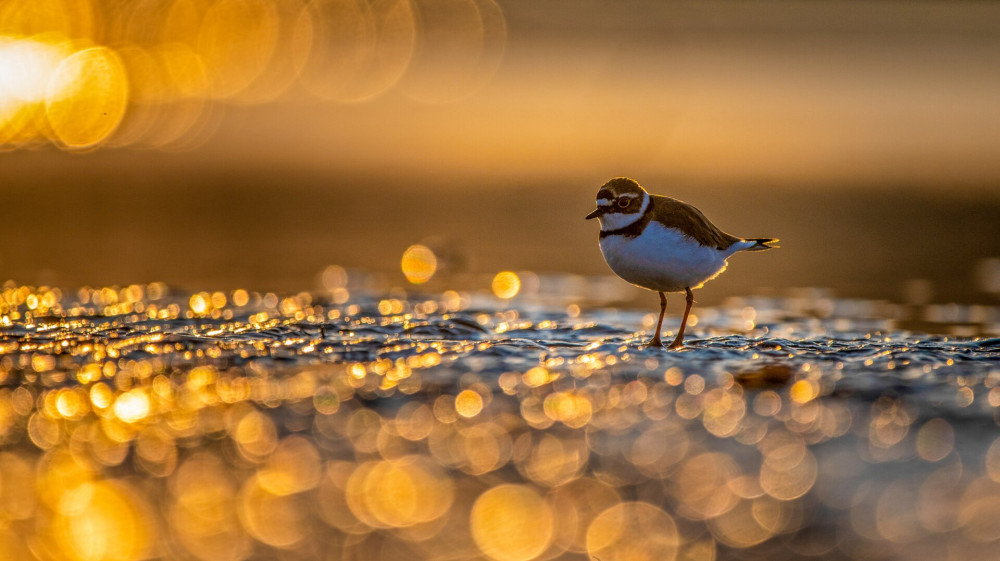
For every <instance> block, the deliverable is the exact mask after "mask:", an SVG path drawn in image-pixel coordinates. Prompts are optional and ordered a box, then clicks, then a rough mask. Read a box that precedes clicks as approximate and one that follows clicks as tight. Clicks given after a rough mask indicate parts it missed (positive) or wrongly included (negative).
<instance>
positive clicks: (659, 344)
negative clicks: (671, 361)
mask: <svg viewBox="0 0 1000 561" xmlns="http://www.w3.org/2000/svg"><path fill="white" fill-rule="evenodd" d="M643 344H644V345H645V346H646V348H656V349H662V348H663V341H660V338H659V337H653V338H652V339H650V340H649V341H646V342H645V343H643Z"/></svg>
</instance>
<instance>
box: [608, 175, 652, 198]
mask: <svg viewBox="0 0 1000 561" xmlns="http://www.w3.org/2000/svg"><path fill="white" fill-rule="evenodd" d="M645 192H646V190H645V189H643V188H642V185H639V183H638V182H637V181H636V180H634V179H629V178H628V177H616V178H614V179H612V180H611V181H608V182H607V183H605V184H604V185H601V189H600V190H599V191H597V198H598V199H614V198H617V197H619V196H620V195H624V194H626V193H635V194H638V195H641V194H642V193H645Z"/></svg>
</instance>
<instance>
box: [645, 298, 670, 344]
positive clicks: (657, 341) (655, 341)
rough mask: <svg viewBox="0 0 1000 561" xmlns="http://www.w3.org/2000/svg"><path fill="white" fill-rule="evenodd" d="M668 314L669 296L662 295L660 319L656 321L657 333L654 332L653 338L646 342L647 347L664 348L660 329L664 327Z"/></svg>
mask: <svg viewBox="0 0 1000 561" xmlns="http://www.w3.org/2000/svg"><path fill="white" fill-rule="evenodd" d="M665 313H667V295H666V294H664V293H662V292H661V293H660V319H658V320H656V331H654V332H653V338H652V339H650V340H649V341H647V342H646V346H647V347H662V346H663V342H662V341H660V328H661V327H662V326H663V314H665Z"/></svg>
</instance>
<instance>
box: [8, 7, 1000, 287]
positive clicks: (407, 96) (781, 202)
mask: <svg viewBox="0 0 1000 561" xmlns="http://www.w3.org/2000/svg"><path fill="white" fill-rule="evenodd" d="M997 60H1000V5H996V4H991V3H981V2H907V3H887V2H839V1H828V2H755V3H752V4H748V3H742V2H725V1H723V2H663V1H651V0H649V1H646V0H626V1H622V0H614V1H611V0H572V1H570V0H552V1H546V2H534V1H531V0H499V1H494V0H322V1H319V0H315V1H312V2H306V1H304V0H214V1H203V0H134V1H129V2H121V1H112V0H107V1H101V0H77V1H69V0H0V151H2V152H0V201H2V203H0V205H2V207H0V208H2V213H0V240H2V243H0V281H2V280H5V279H12V280H15V281H17V282H19V283H28V284H38V285H53V286H64V287H78V286H81V285H95V286H96V285H105V284H116V283H117V284H128V283H133V282H152V281H162V282H166V283H168V284H170V285H177V286H181V287H184V288H187V289H191V290H212V289H225V288H232V287H233V286H241V287H246V288H250V289H254V290H278V291H293V290H302V289H308V288H310V287H313V286H315V285H316V283H317V282H322V279H321V277H322V275H321V271H323V270H325V268H326V267H327V266H329V265H331V264H337V265H339V266H343V267H347V268H349V269H364V270H367V271H372V272H375V273H380V274H382V275H384V279H385V282H386V283H387V285H389V286H391V285H394V284H398V285H403V284H405V282H406V280H405V279H404V276H403V273H402V271H401V270H400V259H401V256H402V255H403V254H404V252H405V251H406V250H407V248H410V247H412V246H414V245H415V244H419V245H420V246H421V247H426V248H428V249H430V250H431V251H432V252H433V255H434V256H435V260H436V262H437V265H438V266H437V267H436V268H435V271H436V272H437V277H435V279H434V282H438V283H445V284H447V283H455V284H461V283H462V282H473V281H470V280H469V279H478V278H480V277H479V275H485V278H487V279H488V278H492V275H493V273H495V272H496V271H499V270H516V271H534V272H537V273H539V274H545V273H548V272H568V273H573V274H580V275H586V276H594V275H606V274H608V273H609V271H608V269H607V267H606V265H605V264H604V262H603V259H602V258H601V255H600V251H599V249H598V247H597V225H596V224H594V223H592V222H586V221H584V220H583V216H584V215H585V214H586V213H587V212H588V211H589V210H591V209H592V206H593V201H594V195H595V193H596V191H597V188H598V187H599V186H600V185H601V184H602V183H604V182H605V181H606V180H607V179H609V178H611V177H614V176H619V175H627V176H631V177H634V178H636V179H637V180H639V181H640V182H641V183H643V184H644V185H645V186H646V187H647V188H649V189H650V190H651V191H652V192H656V193H661V194H667V195H671V196H674V197H676V198H680V199H682V200H685V201H688V202H690V203H692V204H695V205H696V206H698V207H699V208H701V209H702V210H703V211H704V212H705V213H706V214H707V215H708V216H709V217H711V218H712V219H713V221H714V222H715V223H716V224H717V225H719V226H720V227H722V228H723V229H724V230H727V231H729V232H731V233H733V234H736V235H741V236H748V237H750V236H753V237H763V236H773V237H780V238H781V239H782V248H781V249H780V250H778V251H773V252H767V253H765V254H757V255H753V256H749V257H748V256H736V257H734V258H733V259H732V260H731V262H730V272H729V273H728V274H727V275H723V276H722V277H720V278H719V279H717V280H715V281H713V282H712V283H710V284H709V285H708V286H707V287H706V288H705V289H704V290H703V291H701V294H700V296H699V301H702V302H712V301H717V300H720V299H721V298H723V297H725V296H727V295H732V294H746V293H765V294H766V293H769V292H781V291H785V290H788V289H790V288H793V287H828V288H831V289H833V290H834V291H835V292H836V293H837V294H839V295H841V296H858V297H873V298H887V299H892V300H896V301H909V302H912V303H926V302H927V301H930V300H934V301H954V302H964V303H996V302H997V300H998V298H1000V259H998V258H1000V219H998V217H1000V157H998V156H1000V104H998V103H997V100H998V99H1000V66H998V65H997V64H996V61H997ZM433 272H434V271H432V274H433ZM636 294H638V296H639V297H640V298H642V300H641V302H643V303H645V304H648V299H649V295H642V294H639V293H636Z"/></svg>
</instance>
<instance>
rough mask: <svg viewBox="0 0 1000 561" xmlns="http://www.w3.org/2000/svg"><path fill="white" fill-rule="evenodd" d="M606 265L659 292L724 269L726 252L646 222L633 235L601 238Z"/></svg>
mask: <svg viewBox="0 0 1000 561" xmlns="http://www.w3.org/2000/svg"><path fill="white" fill-rule="evenodd" d="M601 252H602V253H603V254H604V260H605V261H607V262H608V266H610V267H611V270H612V271H614V272H615V274H617V275H618V276H620V277H621V278H623V279H625V280H626V281H628V282H630V283H632V284H635V285H638V286H641V287H643V288H648V289H650V290H659V291H663V292H679V291H682V290H684V289H685V288H686V287H690V288H697V287H699V286H701V285H702V284H704V283H705V281H708V280H709V279H712V278H714V277H715V276H716V275H718V274H719V273H721V272H722V271H724V270H726V257H728V254H727V252H723V251H719V250H718V249H716V248H714V247H707V246H703V245H701V244H699V243H698V242H697V241H695V240H694V239H693V238H691V237H689V236H686V235H684V234H683V233H681V232H680V231H678V230H675V229H673V228H667V227H665V226H663V225H662V224H660V223H659V222H656V221H655V220H654V221H652V222H650V223H649V224H648V225H647V226H646V228H645V229H644V230H643V232H642V234H641V235H639V236H636V237H632V238H630V237H626V236H621V235H614V236H606V237H604V238H601Z"/></svg>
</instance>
